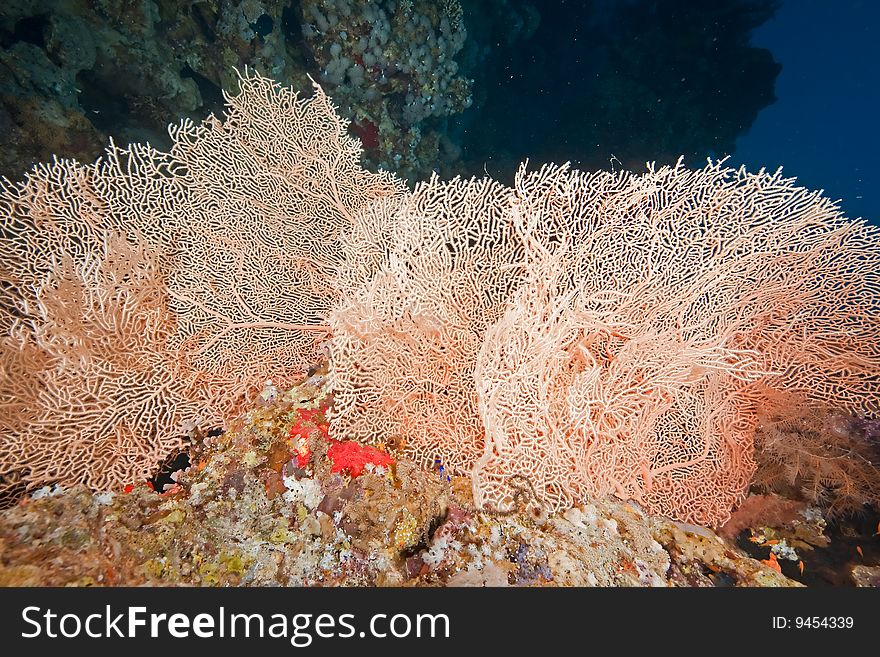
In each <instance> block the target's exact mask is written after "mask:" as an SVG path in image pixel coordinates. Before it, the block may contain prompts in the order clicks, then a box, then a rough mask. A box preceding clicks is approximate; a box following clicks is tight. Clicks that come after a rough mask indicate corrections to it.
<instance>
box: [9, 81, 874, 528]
mask: <svg viewBox="0 0 880 657" xmlns="http://www.w3.org/2000/svg"><path fill="white" fill-rule="evenodd" d="M228 103H229V111H228V113H227V116H226V117H225V120H222V121H221V120H220V119H218V118H216V117H214V116H211V117H209V118H208V119H207V120H206V121H205V122H204V123H203V124H201V125H199V126H196V125H195V124H193V123H192V122H191V121H189V120H185V121H183V122H182V123H181V124H180V125H179V126H177V127H175V128H173V129H172V130H171V135H172V137H173V139H174V144H173V146H172V148H171V149H170V151H168V152H163V151H159V150H157V149H154V148H152V147H150V146H138V145H133V146H130V147H128V148H126V149H120V148H118V147H116V146H115V145H114V144H111V146H110V148H108V150H107V153H106V155H105V157H104V158H103V159H101V160H99V161H97V162H96V163H95V164H93V165H80V164H77V163H76V162H73V161H69V160H56V161H54V162H53V163H52V164H48V165H41V166H39V167H36V168H35V169H34V171H33V172H32V173H31V174H29V175H28V176H27V178H26V179H25V181H23V182H22V183H20V184H12V183H8V182H5V183H3V185H2V187H0V211H2V214H0V221H2V224H0V229H2V230H0V258H2V261H3V265H2V269H0V284H2V285H3V287H4V289H6V290H8V291H10V292H11V294H10V295H9V297H8V300H7V301H5V302H4V304H3V305H2V306H0V327H2V328H3V329H5V332H6V333H5V335H4V336H3V346H2V353H0V355H2V358H3V360H2V364H0V366H2V368H3V376H2V378H0V400H2V403H3V405H4V408H5V409H6V410H8V411H9V413H8V414H7V416H6V419H4V421H3V424H2V425H0V429H2V432H3V433H2V441H0V476H2V477H3V482H4V484H3V485H4V488H5V490H11V489H12V488H17V489H20V487H21V486H22V485H24V486H26V487H35V486H38V485H41V484H45V483H61V484H72V483H76V482H87V483H89V484H91V485H94V486H101V487H104V486H112V485H117V486H122V485H125V483H126V482H127V481H128V480H129V479H130V478H133V477H134V476H135V475H137V473H141V475H142V474H143V472H145V471H146V470H147V469H149V468H150V467H152V466H153V465H154V464H155V462H156V461H158V460H160V459H161V458H163V457H164V456H165V454H162V453H157V450H169V448H171V447H177V446H179V445H180V444H182V438H183V435H184V434H185V433H186V432H187V431H188V430H192V429H193V428H199V429H201V430H202V431H207V430H208V429H211V428H214V427H218V426H222V425H223V424H224V422H228V421H229V419H230V418H232V417H234V416H235V415H236V414H237V413H238V412H239V411H240V410H241V409H242V408H244V406H245V403H246V401H247V400H249V399H252V398H253V397H254V396H255V395H256V394H257V393H258V392H259V390H260V389H261V388H262V386H263V384H264V382H265V381H266V380H268V379H272V380H274V381H275V382H276V384H278V385H281V386H282V387H283V386H286V385H287V384H289V382H290V381H291V380H292V378H294V377H296V376H297V375H298V374H299V373H301V372H303V371H305V370H306V369H307V368H308V367H309V365H310V364H311V363H313V362H315V361H317V360H318V359H320V358H322V357H323V356H322V354H323V353H324V352H325V350H328V351H329V358H330V363H331V382H332V386H333V389H334V395H335V404H334V408H333V412H332V414H331V416H330V417H329V418H327V419H328V420H329V425H328V431H329V433H330V436H331V437H332V438H333V439H334V440H336V441H337V443H338V444H336V445H334V446H333V447H332V450H335V452H338V453H340V454H343V453H344V458H345V459H348V461H349V466H348V468H349V471H351V468H352V467H355V466H354V464H355V463H357V462H358V459H360V460H361V461H362V463H360V465H358V466H357V467H360V466H362V465H366V464H367V462H368V461H369V460H370V458H372V457H368V456H364V454H365V452H363V451H361V452H358V451H357V450H358V449H363V448H355V447H354V446H353V445H351V443H350V441H351V440H358V441H362V442H363V441H365V442H370V443H372V444H373V445H374V446H378V445H381V444H387V443H388V442H389V441H390V442H394V443H400V444H401V445H402V448H403V449H404V450H405V452H406V453H407V454H409V455H411V456H412V458H413V459H414V460H415V461H416V462H417V463H419V465H421V466H422V467H423V468H430V467H432V465H433V464H435V463H437V462H438V460H439V462H440V464H441V465H442V466H443V467H444V468H445V469H446V471H447V476H449V475H456V476H467V477H470V480H471V484H472V486H473V497H474V501H475V504H476V506H477V507H478V508H481V509H484V510H487V511H489V510H493V511H496V512H498V511H502V512H503V511H507V510H511V509H512V508H514V507H515V506H516V504H518V503H519V501H521V500H522V499H523V498H524V497H526V496H530V497H531V499H532V501H533V502H534V504H535V506H536V509H535V512H536V513H539V514H540V513H549V512H558V511H563V510H564V509H566V508H569V507H570V506H572V505H574V504H578V503H580V502H581V501H583V500H584V499H585V498H587V497H590V498H594V499H605V498H607V497H608V496H609V495H611V494H614V495H616V496H617V497H618V498H620V499H628V500H633V501H636V502H637V503H639V504H640V505H641V506H642V507H644V508H645V509H646V511H648V512H650V513H654V514H663V515H667V516H670V517H673V518H676V519H677V520H680V521H685V522H694V523H698V524H706V525H711V526H718V525H721V524H723V523H724V522H725V521H726V520H727V518H728V516H729V514H730V511H731V510H732V509H733V508H734V507H735V506H736V505H737V504H738V503H739V502H741V501H742V500H743V498H744V497H745V495H746V493H747V490H748V486H749V483H750V481H751V479H752V475H753V474H754V471H755V467H756V463H755V444H756V443H755V440H756V432H757V431H758V428H759V425H761V423H762V418H768V419H767V420H766V421H765V422H764V423H763V424H764V427H765V429H767V428H768V427H772V426H776V427H782V428H783V429H785V427H787V424H786V423H789V424H791V423H797V421H798V417H799V415H800V414H801V413H802V412H803V411H802V410H800V409H801V407H803V408H806V409H808V410H809V412H810V413H816V414H821V413H827V412H828V411H829V410H830V411H835V412H844V413H848V414H850V415H851V416H853V417H854V418H855V419H854V420H853V422H855V423H856V425H857V426H859V427H864V428H865V431H864V432H863V433H864V435H863V436H862V439H861V440H862V443H864V445H863V446H862V447H857V445H856V443H857V442H858V441H855V442H854V440H855V439H853V438H849V437H847V436H842V437H840V438H839V439H838V443H839V445H840V447H841V449H840V450H838V451H831V452H829V451H827V450H826V453H823V452H822V449H824V445H823V443H822V442H821V439H819V438H817V437H815V436H812V435H811V434H810V433H809V426H800V430H799V431H789V430H787V429H786V430H782V431H776V433H775V434H774V433H773V431H769V430H768V431H765V432H764V434H763V440H764V442H763V443H760V444H761V446H762V448H763V454H762V457H763V458H764V460H765V464H769V463H770V462H771V461H772V460H773V459H777V460H779V461H782V462H786V461H788V460H793V461H794V462H795V463H796V464H800V463H804V464H805V466H804V467H800V466H798V467H796V468H795V472H794V474H792V473H790V472H786V473H785V476H786V477H788V478H789V480H790V482H791V483H798V480H799V479H800V480H803V481H804V482H806V483H807V484H809V485H812V487H813V489H814V492H815V495H816V496H818V495H819V494H820V493H822V494H825V495H830V496H831V497H834V498H835V499H836V500H837V504H838V506H839V507H841V508H846V507H850V508H852V507H853V506H857V505H858V504H859V503H862V502H867V503H873V502H875V501H876V498H875V497H873V493H872V490H873V489H875V488H876V487H875V485H874V483H875V482H876V481H877V469H876V467H874V466H873V465H872V463H871V462H870V461H871V454H872V450H873V447H871V446H870V441H871V440H873V438H875V437H876V436H875V435H874V434H876V426H875V422H874V421H873V420H868V419H867V418H868V417H869V416H870V414H871V413H872V412H874V411H875V410H876V408H877V406H878V401H880V346H878V345H880V340H878V338H880V326H878V325H877V323H876V321H875V320H874V317H875V315H876V313H877V311H878V308H880V291H878V290H880V280H878V271H880V262H878V257H880V256H878V251H877V248H876V247H877V243H878V237H880V231H878V229H877V228H876V227H872V226H869V225H867V224H866V223H865V222H863V221H850V220H848V219H846V218H845V217H843V216H842V214H841V213H840V211H839V209H838V208H837V207H836V206H835V205H834V204H833V203H832V202H831V201H829V200H828V199H825V198H823V197H822V196H821V193H817V192H811V191H809V190H805V189H802V188H798V187H795V186H794V184H793V181H792V180H787V179H785V178H782V176H781V173H779V172H777V173H775V174H768V173H766V172H765V171H761V172H759V173H757V174H750V173H748V172H746V171H745V170H743V169H740V170H739V171H734V170H731V169H727V168H724V166H723V164H722V163H721V162H717V163H710V164H709V165H707V166H706V167H704V168H702V169H698V170H688V169H686V168H685V167H684V166H683V165H682V163H681V162H679V163H678V164H677V165H676V166H674V167H661V168H657V167H655V166H653V165H651V166H649V168H648V171H647V173H644V174H636V173H629V172H619V173H606V172H594V173H581V172H578V171H574V170H570V168H569V167H568V165H562V166H556V165H545V166H544V167H542V168H540V169H539V170H536V171H529V170H528V168H527V166H526V164H523V165H522V166H521V168H520V172H519V174H518V176H517V179H516V181H515V185H514V187H513V188H507V187H505V186H504V185H501V184H500V183H497V182H495V181H493V180H491V179H489V178H483V179H472V180H470V181H462V180H460V179H455V180H453V181H451V182H445V183H444V182H440V181H439V179H438V177H437V176H434V177H432V178H431V180H430V181H428V182H426V183H420V184H418V185H417V186H416V189H415V191H413V192H411V193H410V192H407V191H406V190H405V186H404V184H403V182H402V181H401V180H399V179H398V178H397V177H395V176H394V175H392V174H389V173H387V172H380V173H371V172H368V171H366V170H365V169H363V168H362V167H361V166H360V163H359V157H360V154H361V148H360V144H359V142H358V141H357V140H355V139H353V138H351V137H349V136H348V135H347V134H346V131H345V128H346V122H345V120H344V119H342V118H340V117H339V116H338V115H337V114H336V112H335V108H334V107H333V105H332V104H331V102H330V100H329V99H328V97H327V96H326V95H325V94H324V92H323V91H322V90H321V88H320V87H318V86H317V85H315V91H314V95H313V96H311V97H310V98H302V97H300V96H298V95H297V94H296V93H294V92H293V91H292V90H291V89H289V88H282V87H279V86H278V85H276V84H275V83H273V82H272V81H271V80H269V79H267V78H264V77H262V76H259V75H248V74H245V75H244V76H243V77H242V79H241V92H240V94H238V95H237V96H229V97H228ZM328 332H329V333H332V335H328ZM791 397H798V398H799V399H800V400H801V401H800V402H799V404H792V403H791V400H790V398H791ZM807 424H809V423H807ZM802 425H803V423H802ZM838 433H839V431H838ZM774 435H777V437H776V438H774V437H773V436H774ZM292 438H293V439H294V440H296V441H297V446H298V455H297V458H298V459H308V457H309V455H310V454H311V453H312V452H311V451H310V447H309V446H308V445H307V444H306V443H305V440H304V436H303V435H302V434H297V435H295V436H293V437H292ZM799 441H800V442H799ZM847 441H849V442H847ZM350 450H353V451H350ZM786 450H788V451H787V452H786ZM366 453H369V450H367V452H366ZM787 454H793V455H794V456H795V457H796V458H794V459H789V457H788V456H787ZM362 457H363V458H362ZM364 459H366V460H364ZM859 460H860V462H856V461H859ZM850 461H852V462H850ZM371 465H373V466H374V467H385V466H386V465H388V464H383V463H380V462H378V461H372V462H371ZM766 471H767V472H773V470H772V468H768V469H766ZM774 476H776V478H777V479H778V478H779V476H782V475H774ZM811 478H812V479H811ZM762 483H763V484H764V485H767V482H762Z"/></svg>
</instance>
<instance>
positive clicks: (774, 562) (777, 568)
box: [761, 552, 782, 573]
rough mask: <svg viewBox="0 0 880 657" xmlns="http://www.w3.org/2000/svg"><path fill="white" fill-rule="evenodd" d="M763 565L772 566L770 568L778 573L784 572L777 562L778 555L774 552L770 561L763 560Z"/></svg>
mask: <svg viewBox="0 0 880 657" xmlns="http://www.w3.org/2000/svg"><path fill="white" fill-rule="evenodd" d="M761 563H762V564H764V565H765V566H770V568H772V569H773V570H775V571H776V572H777V573H781V572H782V568H781V567H780V565H779V562H778V561H777V560H776V555H775V554H774V553H773V552H771V553H770V558H769V559H762V560H761Z"/></svg>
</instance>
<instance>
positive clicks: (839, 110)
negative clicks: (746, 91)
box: [732, 0, 880, 224]
mask: <svg viewBox="0 0 880 657" xmlns="http://www.w3.org/2000/svg"><path fill="white" fill-rule="evenodd" d="M752 43H753V44H754V45H757V46H762V47H765V48H768V49H769V50H770V51H771V52H772V53H773V57H774V58H775V59H776V61H778V62H779V63H781V64H782V72H781V73H780V75H779V77H778V78H777V80H776V96H777V99H778V100H777V101H776V102H775V103H774V104H772V105H770V106H769V107H766V108H764V109H763V110H762V111H761V112H760V113H759V114H758V118H757V120H756V121H755V122H754V124H753V125H752V127H751V129H750V130H749V131H748V133H747V134H745V135H743V136H741V137H740V138H739V139H738V140H737V143H736V152H735V155H734V157H733V158H732V161H735V162H741V163H744V164H746V165H747V166H748V167H749V168H750V169H756V168H760V167H761V166H766V167H767V168H768V169H775V168H776V167H778V166H783V171H784V172H785V173H787V174H788V175H789V176H795V177H797V179H798V182H799V183H801V184H803V185H804V186H807V187H811V188H821V189H824V190H825V192H826V194H827V195H828V196H830V197H831V198H834V199H841V206H842V208H843V209H844V211H845V212H846V214H847V215H848V216H850V217H853V218H854V217H858V216H861V217H864V218H865V219H867V220H868V221H870V222H871V223H874V224H880V162H878V158H877V153H878V152H880V130H878V125H877V124H878V117H880V112H878V108H880V85H878V81H880V80H878V65H880V3H878V2H875V1H873V0H836V1H834V2H831V1H829V0H785V1H784V2H783V4H782V6H781V7H780V8H779V10H778V11H777V13H776V15H775V16H774V17H773V18H771V19H770V20H769V21H767V22H766V23H765V24H764V25H762V26H760V27H758V28H757V29H756V30H755V32H754V33H753V36H752Z"/></svg>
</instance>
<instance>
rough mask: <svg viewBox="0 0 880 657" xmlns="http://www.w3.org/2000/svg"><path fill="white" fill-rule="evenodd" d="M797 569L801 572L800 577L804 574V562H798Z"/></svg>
mask: <svg viewBox="0 0 880 657" xmlns="http://www.w3.org/2000/svg"><path fill="white" fill-rule="evenodd" d="M798 569H799V570H800V571H801V575H803V574H804V562H803V561H798Z"/></svg>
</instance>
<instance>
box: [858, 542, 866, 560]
mask: <svg viewBox="0 0 880 657" xmlns="http://www.w3.org/2000/svg"><path fill="white" fill-rule="evenodd" d="M856 552H858V553H859V556H860V557H861V558H862V559H864V558H865V553H864V552H862V546H861V545H856Z"/></svg>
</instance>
